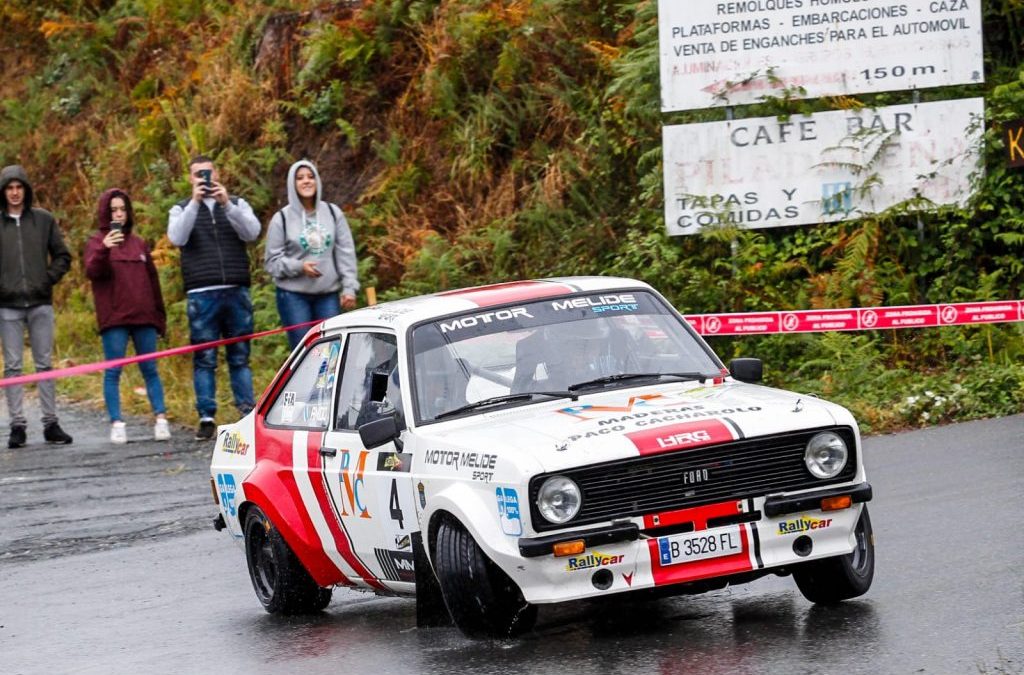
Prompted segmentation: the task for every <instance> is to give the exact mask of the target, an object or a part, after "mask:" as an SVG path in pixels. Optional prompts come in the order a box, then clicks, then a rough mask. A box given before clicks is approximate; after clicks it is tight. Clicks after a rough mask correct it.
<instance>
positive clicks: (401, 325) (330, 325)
mask: <svg viewBox="0 0 1024 675" xmlns="http://www.w3.org/2000/svg"><path fill="white" fill-rule="evenodd" d="M622 288H643V289H650V288H651V287H650V286H649V285H648V284H646V283H644V282H642V281H637V280H636V279H628V278H624V277H600V276H591V277H554V278H550V279H531V280H527V281H510V282H507V283H501V284H490V285H487V286H474V287H472V288H461V289H458V290H452V291H442V292H440V293H433V294H431V295H419V296H416V297H412V298H405V299H402V300H394V301H392V302H384V303H381V304H379V305H374V306H372V307H363V308H362V309H357V310H355V311H351V312H345V313H344V314H339V315H338V316H336V317H333V318H331V319H327V320H326V321H325V322H324V324H323V331H324V332H328V331H332V330H336V329H340V328H346V327H350V326H382V327H387V328H393V329H395V330H398V331H404V330H405V329H406V328H408V327H409V326H411V325H413V324H415V323H419V322H420V321H424V320H429V319H434V318H438V317H443V316H448V315H450V314H459V313H462V312H468V311H472V310H474V309H481V310H486V309H487V308H489V307H499V306H501V305H510V304H516V303H527V302H534V301H536V300H543V299H545V298H554V297H558V296H564V295H572V294H574V293H586V292H600V291H610V290H615V289H622Z"/></svg>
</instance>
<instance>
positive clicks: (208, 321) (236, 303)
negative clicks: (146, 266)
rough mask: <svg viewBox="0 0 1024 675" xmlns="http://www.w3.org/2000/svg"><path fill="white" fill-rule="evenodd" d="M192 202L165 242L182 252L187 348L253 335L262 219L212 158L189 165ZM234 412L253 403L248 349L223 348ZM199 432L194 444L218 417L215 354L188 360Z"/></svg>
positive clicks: (208, 434)
mask: <svg viewBox="0 0 1024 675" xmlns="http://www.w3.org/2000/svg"><path fill="white" fill-rule="evenodd" d="M188 171H189V181H191V183H192V196H191V197H189V198H188V199H186V200H184V201H182V202H180V203H178V204H175V205H174V206H173V207H172V208H171V213H170V217H169V218H168V221H167V238H168V239H170V240H171V243H172V244H174V245H175V246H178V247H180V248H181V274H182V277H183V278H184V281H185V292H186V294H187V296H188V323H189V332H190V338H191V342H192V344H200V343H203V342H209V341H212V340H216V339H218V338H231V337H239V336H242V335H248V334H250V333H252V331H253V317H252V299H251V298H250V297H249V252H248V249H247V247H246V244H247V243H248V242H251V241H255V240H256V239H257V238H258V237H259V236H260V221H259V220H258V219H257V218H256V216H255V214H253V212H252V207H250V206H249V205H248V204H247V203H246V202H245V200H244V199H242V198H240V197H234V196H230V195H228V192H227V190H226V189H224V186H223V185H221V184H220V179H219V178H218V176H217V169H216V167H214V165H213V160H211V159H210V158H209V157H205V156H203V155H199V156H198V157H194V158H193V159H192V161H190V162H189V166H188ZM225 351H226V352H227V362H228V373H229V375H230V381H231V391H232V392H233V393H234V396H235V407H236V408H238V412H239V413H241V414H242V415H245V414H246V413H248V412H249V411H250V410H252V407H253V405H255V397H254V395H253V389H252V371H251V370H250V369H249V343H248V342H236V343H235V344H232V345H228V346H227V347H226V348H225ZM192 379H193V386H194V387H195V391H196V410H197V412H198V413H199V428H198V429H197V431H196V438H197V439H200V440H208V439H212V438H213V436H214V432H215V431H216V429H217V427H216V423H215V422H214V416H215V415H216V414H217V401H216V383H217V350H216V349H203V350H200V351H198V352H195V353H194V354H193V357H192Z"/></svg>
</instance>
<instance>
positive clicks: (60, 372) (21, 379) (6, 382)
mask: <svg viewBox="0 0 1024 675" xmlns="http://www.w3.org/2000/svg"><path fill="white" fill-rule="evenodd" d="M318 323H320V319H315V320H313V321H306V322H305V323H297V324H295V325H294V326H283V327H281V328H272V329H270V330H265V331H260V332H259V333H251V334H249V335H240V336H238V337H233V338H223V339H220V340H212V341H210V342H202V343H200V344H197V345H185V346H184V347H172V348H170V349H164V350H162V351H157V352H150V353H149V354H138V355H136V356H126V357H124V358H120V359H111V360H109V361H98V362H96V363H83V364H82V365H80V366H71V367H69V368H58V369H56V370H47V371H43V372H41V373H32V374H30V375H18V376H17V377H8V378H3V379H0V388H2V387H10V386H11V385H15V384H28V383H29V382H40V381H42V380H53V379H57V378H62V377H72V376H74V375H85V374H86V373H95V372H97V371H100V370H106V369H107V368H118V367H121V366H127V365H131V364H133V363H140V362H142V361H152V360H153V359H162V358H165V357H168V356H178V355H180V354H191V353H192V352H198V351H201V350H203V349H212V348H215V347H220V346H221V345H233V344H235V343H236V342H245V341H246V340H255V339H257V338H261V337H266V336H268V335H276V334H277V333H283V332H285V331H289V330H292V329H293V328H309V327H310V326H315V325H316V324H318Z"/></svg>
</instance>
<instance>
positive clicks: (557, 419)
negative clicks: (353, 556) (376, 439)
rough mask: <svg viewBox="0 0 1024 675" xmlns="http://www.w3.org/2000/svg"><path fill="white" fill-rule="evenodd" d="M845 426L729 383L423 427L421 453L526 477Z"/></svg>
mask: <svg viewBox="0 0 1024 675" xmlns="http://www.w3.org/2000/svg"><path fill="white" fill-rule="evenodd" d="M835 424H849V425H851V426H853V424H854V422H853V418H852V416H851V415H850V414H849V413H848V412H847V411H846V410H845V409H844V408H842V407H841V406H838V405H835V404H832V403H829V402H827V401H823V400H821V399H817V398H814V397H812V396H808V395H799V394H794V393H791V392H786V391H781V390H778V389H771V388H769V387H762V386H758V385H751V384H744V383H739V382H732V381H728V382H726V383H724V384H715V385H711V384H707V385H698V384H696V383H693V382H687V383H679V384H673V385H659V386H656V387H643V388H632V389H619V390H615V391H609V392H601V393H597V394H588V395H586V396H581V397H580V399H579V400H578V401H570V400H569V399H559V400H552V401H551V402H550V403H543V404H539V405H528V406H521V407H516V408H510V409H505V410H499V411H495V412H491V413H485V414H482V415H477V416H473V417H471V418H464V419H461V420H454V421H452V422H447V423H442V424H436V425H430V426H428V427H425V428H422V429H421V430H420V431H419V432H418V435H420V436H421V437H422V438H423V440H424V441H426V442H427V444H428V447H444V446H447V447H450V448H460V449H464V450H476V451H485V452H490V453H495V454H499V455H500V456H504V457H507V458H509V459H512V460H513V461H515V462H516V463H517V464H519V465H520V466H521V467H522V468H523V469H525V470H531V471H541V472H549V471H559V470H562V469H565V468H569V467H574V466H581V465H586V464H594V463H599V462H606V461H614V460H618V459H626V458H632V457H638V456H640V455H647V454H657V453H662V452H674V451H685V450H688V449H692V448H697V447H701V446H705V445H712V444H716V443H724V442H728V441H731V440H736V439H741V438H751V437H755V436H765V435H771V434H778V433H784V432H789V431H796V430H801V429H811V428H815V427H824V426H831V425H835Z"/></svg>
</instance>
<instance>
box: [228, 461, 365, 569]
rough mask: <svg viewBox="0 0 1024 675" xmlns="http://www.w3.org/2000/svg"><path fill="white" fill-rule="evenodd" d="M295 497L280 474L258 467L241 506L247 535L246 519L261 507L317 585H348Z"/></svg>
mask: <svg viewBox="0 0 1024 675" xmlns="http://www.w3.org/2000/svg"><path fill="white" fill-rule="evenodd" d="M291 495H292V491H291V490H289V489H288V487H287V486H286V485H285V483H284V481H283V480H282V479H281V477H280V474H279V472H276V471H273V470H270V469H264V470H261V467H257V468H256V471H254V472H253V474H251V475H250V476H249V477H248V479H247V480H246V481H245V501H244V502H243V503H242V504H241V505H240V506H239V520H240V522H241V523H242V527H243V531H244V527H245V518H247V517H248V514H249V512H250V511H251V510H252V508H253V507H259V508H260V510H261V511H263V513H264V514H265V515H266V517H267V518H269V519H270V522H271V523H273V525H274V527H275V528H277V531H278V532H279V533H280V534H281V537H282V538H283V539H284V541H285V543H286V544H288V547H289V548H290V549H291V550H292V552H293V553H294V554H295V556H296V557H297V558H298V559H299V562H300V563H301V564H302V566H303V567H304V568H305V569H306V571H307V572H309V574H310V576H312V577H313V580H314V581H316V583H317V584H319V585H320V586H323V587H327V586H333V585H335V584H339V583H344V581H345V577H344V575H343V574H342V572H341V570H339V569H338V567H337V566H336V565H335V564H334V563H333V562H332V561H331V559H330V558H328V557H327V554H326V553H325V552H324V550H323V543H322V542H321V541H320V535H319V533H317V531H316V529H315V528H314V526H313V523H312V521H311V520H310V517H309V515H308V514H306V513H304V512H303V510H302V506H301V504H297V503H296V501H295V499H293V498H292V496H291Z"/></svg>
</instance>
